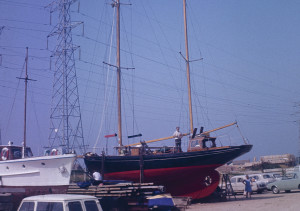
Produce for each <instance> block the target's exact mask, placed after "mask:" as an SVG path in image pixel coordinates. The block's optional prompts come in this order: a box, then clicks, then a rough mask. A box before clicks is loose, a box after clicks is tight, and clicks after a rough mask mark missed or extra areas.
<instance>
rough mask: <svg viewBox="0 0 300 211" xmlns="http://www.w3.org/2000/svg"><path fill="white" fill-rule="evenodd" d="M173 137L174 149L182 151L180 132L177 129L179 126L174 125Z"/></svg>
mask: <svg viewBox="0 0 300 211" xmlns="http://www.w3.org/2000/svg"><path fill="white" fill-rule="evenodd" d="M173 137H174V138H175V147H176V151H177V152H182V150H181V138H182V133H181V132H180V131H179V127H176V131H175V132H174V133H173Z"/></svg>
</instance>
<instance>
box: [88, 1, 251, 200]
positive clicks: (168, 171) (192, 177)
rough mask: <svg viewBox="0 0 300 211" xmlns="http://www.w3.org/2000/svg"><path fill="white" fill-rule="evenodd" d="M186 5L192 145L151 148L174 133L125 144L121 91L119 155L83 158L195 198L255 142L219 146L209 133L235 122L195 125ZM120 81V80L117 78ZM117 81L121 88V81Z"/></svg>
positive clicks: (118, 176) (96, 167)
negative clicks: (206, 126)
mask: <svg viewBox="0 0 300 211" xmlns="http://www.w3.org/2000/svg"><path fill="white" fill-rule="evenodd" d="M183 5H184V20H185V38H186V58H185V59H186V64H187V77H188V80H187V81H188V90H189V93H188V94H189V108H190V129H191V132H190V133H186V134H184V135H185V136H187V135H189V136H190V139H189V146H188V150H187V152H178V150H177V149H176V148H175V147H148V146H147V143H151V142H155V141H161V140H166V139H171V138H173V137H172V136H170V137H166V138H161V139H157V140H151V141H146V142H143V143H139V144H141V146H139V147H137V146H136V145H137V144H132V145H128V146H123V144H122V132H121V103H120V99H121V97H120V93H121V91H120V90H118V93H119V95H118V99H119V101H118V102H119V103H118V114H119V116H118V118H119V133H118V138H119V147H117V148H118V151H119V155H116V156H110V155H105V154H102V155H97V154H95V153H87V154H86V155H85V156H84V161H85V164H86V167H87V169H88V170H89V171H90V172H93V171H98V172H101V173H102V175H103V177H104V179H107V180H129V181H134V182H154V184H157V185H164V186H165V188H166V192H168V193H171V194H172V195H173V196H189V197H192V198H193V199H200V198H204V197H206V196H209V195H211V194H212V193H213V192H214V191H215V190H216V188H217V186H218V184H219V180H220V175H219V173H218V172H217V171H216V170H215V169H216V168H218V167H219V166H222V165H223V164H225V163H227V162H229V161H232V160H233V159H235V158H237V157H239V156H241V155H243V154H245V153H247V152H249V151H250V150H251V149H252V145H249V144H247V143H245V144H244V145H240V146H222V147H217V146H216V138H215V137H211V136H210V133H211V132H214V131H216V130H219V129H223V128H225V127H229V126H231V125H235V124H236V122H235V123H232V124H229V125H226V126H223V127H220V128H216V129H213V130H210V131H206V132H203V131H202V130H201V131H200V133H199V134H197V129H195V128H194V127H193V119H192V104H191V102H192V101H191V87H190V75H189V58H188V42H187V25H186V12H185V11H186V2H185V0H183ZM114 6H115V7H116V8H117V18H118V19H119V17H120V16H119V7H120V2H119V0H117V1H116V2H115V4H114ZM119 28H120V26H119V20H117V38H118V39H117V49H118V51H119V49H120V45H119V44H120V42H119V37H120V34H119V32H120V31H119ZM117 55H118V59H117V72H118V78H119V77H120V58H119V55H120V54H119V53H117ZM118 82H119V83H120V80H119V79H118ZM119 83H118V88H120V87H121V86H120V84H119Z"/></svg>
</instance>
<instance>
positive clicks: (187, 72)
mask: <svg viewBox="0 0 300 211" xmlns="http://www.w3.org/2000/svg"><path fill="white" fill-rule="evenodd" d="M183 16H184V35H185V62H186V74H187V84H188V95H189V113H190V129H191V132H192V133H193V130H194V126H193V111H192V95H191V79H190V60H189V44H188V35H187V20H186V0H183Z"/></svg>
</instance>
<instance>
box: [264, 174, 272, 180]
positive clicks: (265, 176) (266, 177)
mask: <svg viewBox="0 0 300 211" xmlns="http://www.w3.org/2000/svg"><path fill="white" fill-rule="evenodd" d="M263 178H264V179H269V178H271V177H270V175H268V174H266V175H263Z"/></svg>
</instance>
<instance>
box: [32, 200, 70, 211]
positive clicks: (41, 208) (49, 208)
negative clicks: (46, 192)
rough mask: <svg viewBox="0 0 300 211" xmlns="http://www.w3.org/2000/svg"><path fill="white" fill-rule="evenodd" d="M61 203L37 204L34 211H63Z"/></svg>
mask: <svg viewBox="0 0 300 211" xmlns="http://www.w3.org/2000/svg"><path fill="white" fill-rule="evenodd" d="M63 210H64V209H63V203H62V202H38V204H37V208H36V211H63Z"/></svg>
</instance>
